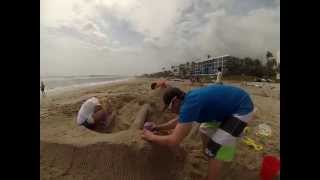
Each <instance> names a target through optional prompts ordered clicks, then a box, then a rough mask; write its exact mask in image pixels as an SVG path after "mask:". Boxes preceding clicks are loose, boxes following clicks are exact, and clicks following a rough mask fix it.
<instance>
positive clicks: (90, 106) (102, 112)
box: [77, 97, 114, 130]
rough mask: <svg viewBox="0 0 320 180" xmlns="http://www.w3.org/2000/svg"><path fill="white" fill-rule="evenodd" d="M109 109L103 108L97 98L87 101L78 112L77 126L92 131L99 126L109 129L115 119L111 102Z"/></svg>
mask: <svg viewBox="0 0 320 180" xmlns="http://www.w3.org/2000/svg"><path fill="white" fill-rule="evenodd" d="M108 107H109V108H103V107H102V105H101V104H100V102H99V100H98V99H97V98H96V97H92V98H90V99H88V100H86V101H85V102H84V103H83V104H82V106H81V108H80V110H79V112H78V117H77V124H78V125H79V126H85V127H86V128H88V129H91V130H94V129H96V128H98V127H99V126H102V127H105V128H106V127H108V126H109V125H110V123H111V122H112V121H113V119H114V113H112V108H111V103H110V101H108Z"/></svg>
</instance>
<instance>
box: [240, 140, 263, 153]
mask: <svg viewBox="0 0 320 180" xmlns="http://www.w3.org/2000/svg"><path fill="white" fill-rule="evenodd" d="M242 141H243V142H244V143H245V144H246V145H248V146H251V147H253V148H254V149H255V150H256V151H261V150H262V149H263V146H262V145H259V144H256V142H255V141H254V140H253V139H251V138H249V137H243V139H242Z"/></svg>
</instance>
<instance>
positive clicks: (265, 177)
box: [260, 156, 280, 180]
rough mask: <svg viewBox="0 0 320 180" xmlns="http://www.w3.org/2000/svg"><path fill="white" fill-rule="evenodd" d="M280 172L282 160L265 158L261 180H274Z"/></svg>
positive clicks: (270, 157)
mask: <svg viewBox="0 0 320 180" xmlns="http://www.w3.org/2000/svg"><path fill="white" fill-rule="evenodd" d="M279 171H280V160H279V159H278V158H276V157H274V156H264V157H263V162H262V167H261V170H260V177H261V180H272V179H274V177H276V176H277V175H278V173H279Z"/></svg>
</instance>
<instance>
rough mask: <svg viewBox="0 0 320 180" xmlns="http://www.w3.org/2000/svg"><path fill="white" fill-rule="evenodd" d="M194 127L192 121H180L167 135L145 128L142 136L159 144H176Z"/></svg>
mask: <svg viewBox="0 0 320 180" xmlns="http://www.w3.org/2000/svg"><path fill="white" fill-rule="evenodd" d="M191 128H192V123H183V124H181V123H178V124H177V126H176V127H175V129H174V130H173V133H172V134H170V135H166V136H158V135H155V134H153V133H152V132H151V131H148V130H144V131H143V134H142V138H143V139H145V140H147V141H150V142H152V143H156V144H159V145H167V146H176V145H178V144H180V142H181V141H182V140H183V139H184V138H185V137H186V136H187V135H188V133H189V132H190V130H191Z"/></svg>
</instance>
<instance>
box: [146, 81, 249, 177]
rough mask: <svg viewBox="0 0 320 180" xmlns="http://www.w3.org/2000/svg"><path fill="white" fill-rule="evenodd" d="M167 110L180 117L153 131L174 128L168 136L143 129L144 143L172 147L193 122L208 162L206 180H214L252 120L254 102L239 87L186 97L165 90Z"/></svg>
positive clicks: (212, 89) (210, 88)
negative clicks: (197, 125) (199, 124)
mask: <svg viewBox="0 0 320 180" xmlns="http://www.w3.org/2000/svg"><path fill="white" fill-rule="evenodd" d="M163 101H164V103H165V105H166V107H169V109H171V111H172V112H173V113H176V114H179V116H178V117H177V118H175V119H173V120H171V121H169V122H167V123H165V124H161V125H157V126H155V127H154V129H155V130H168V129H173V128H174V130H173V132H172V133H171V134H170V135H166V136H159V135H156V134H153V133H152V132H151V131H148V130H145V131H144V132H143V134H142V138H144V139H145V140H147V141H150V142H153V143H156V144H160V145H169V146H175V145H178V144H179V143H180V142H181V141H182V140H183V139H184V138H185V137H186V136H187V135H188V133H189V132H190V130H191V128H192V122H199V123H201V126H200V132H201V134H202V138H203V141H204V142H205V144H204V150H205V154H206V155H207V156H208V157H209V158H210V159H209V169H208V179H216V178H217V176H218V174H219V167H220V166H221V163H220V162H221V161H231V160H232V159H233V157H234V154H235V144H236V139H237V137H239V136H240V134H241V133H242V131H243V129H244V128H245V127H246V125H247V122H248V121H249V120H251V119H252V115H253V109H254V107H253V103H252V100H251V98H250V96H249V94H248V93H247V92H245V91H244V90H242V89H241V88H238V87H233V86H227V85H210V86H207V87H203V88H199V89H195V90H191V91H190V92H188V93H187V94H186V93H184V92H183V91H181V90H180V89H178V88H170V89H168V90H167V91H166V92H165V93H164V96H163Z"/></svg>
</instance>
